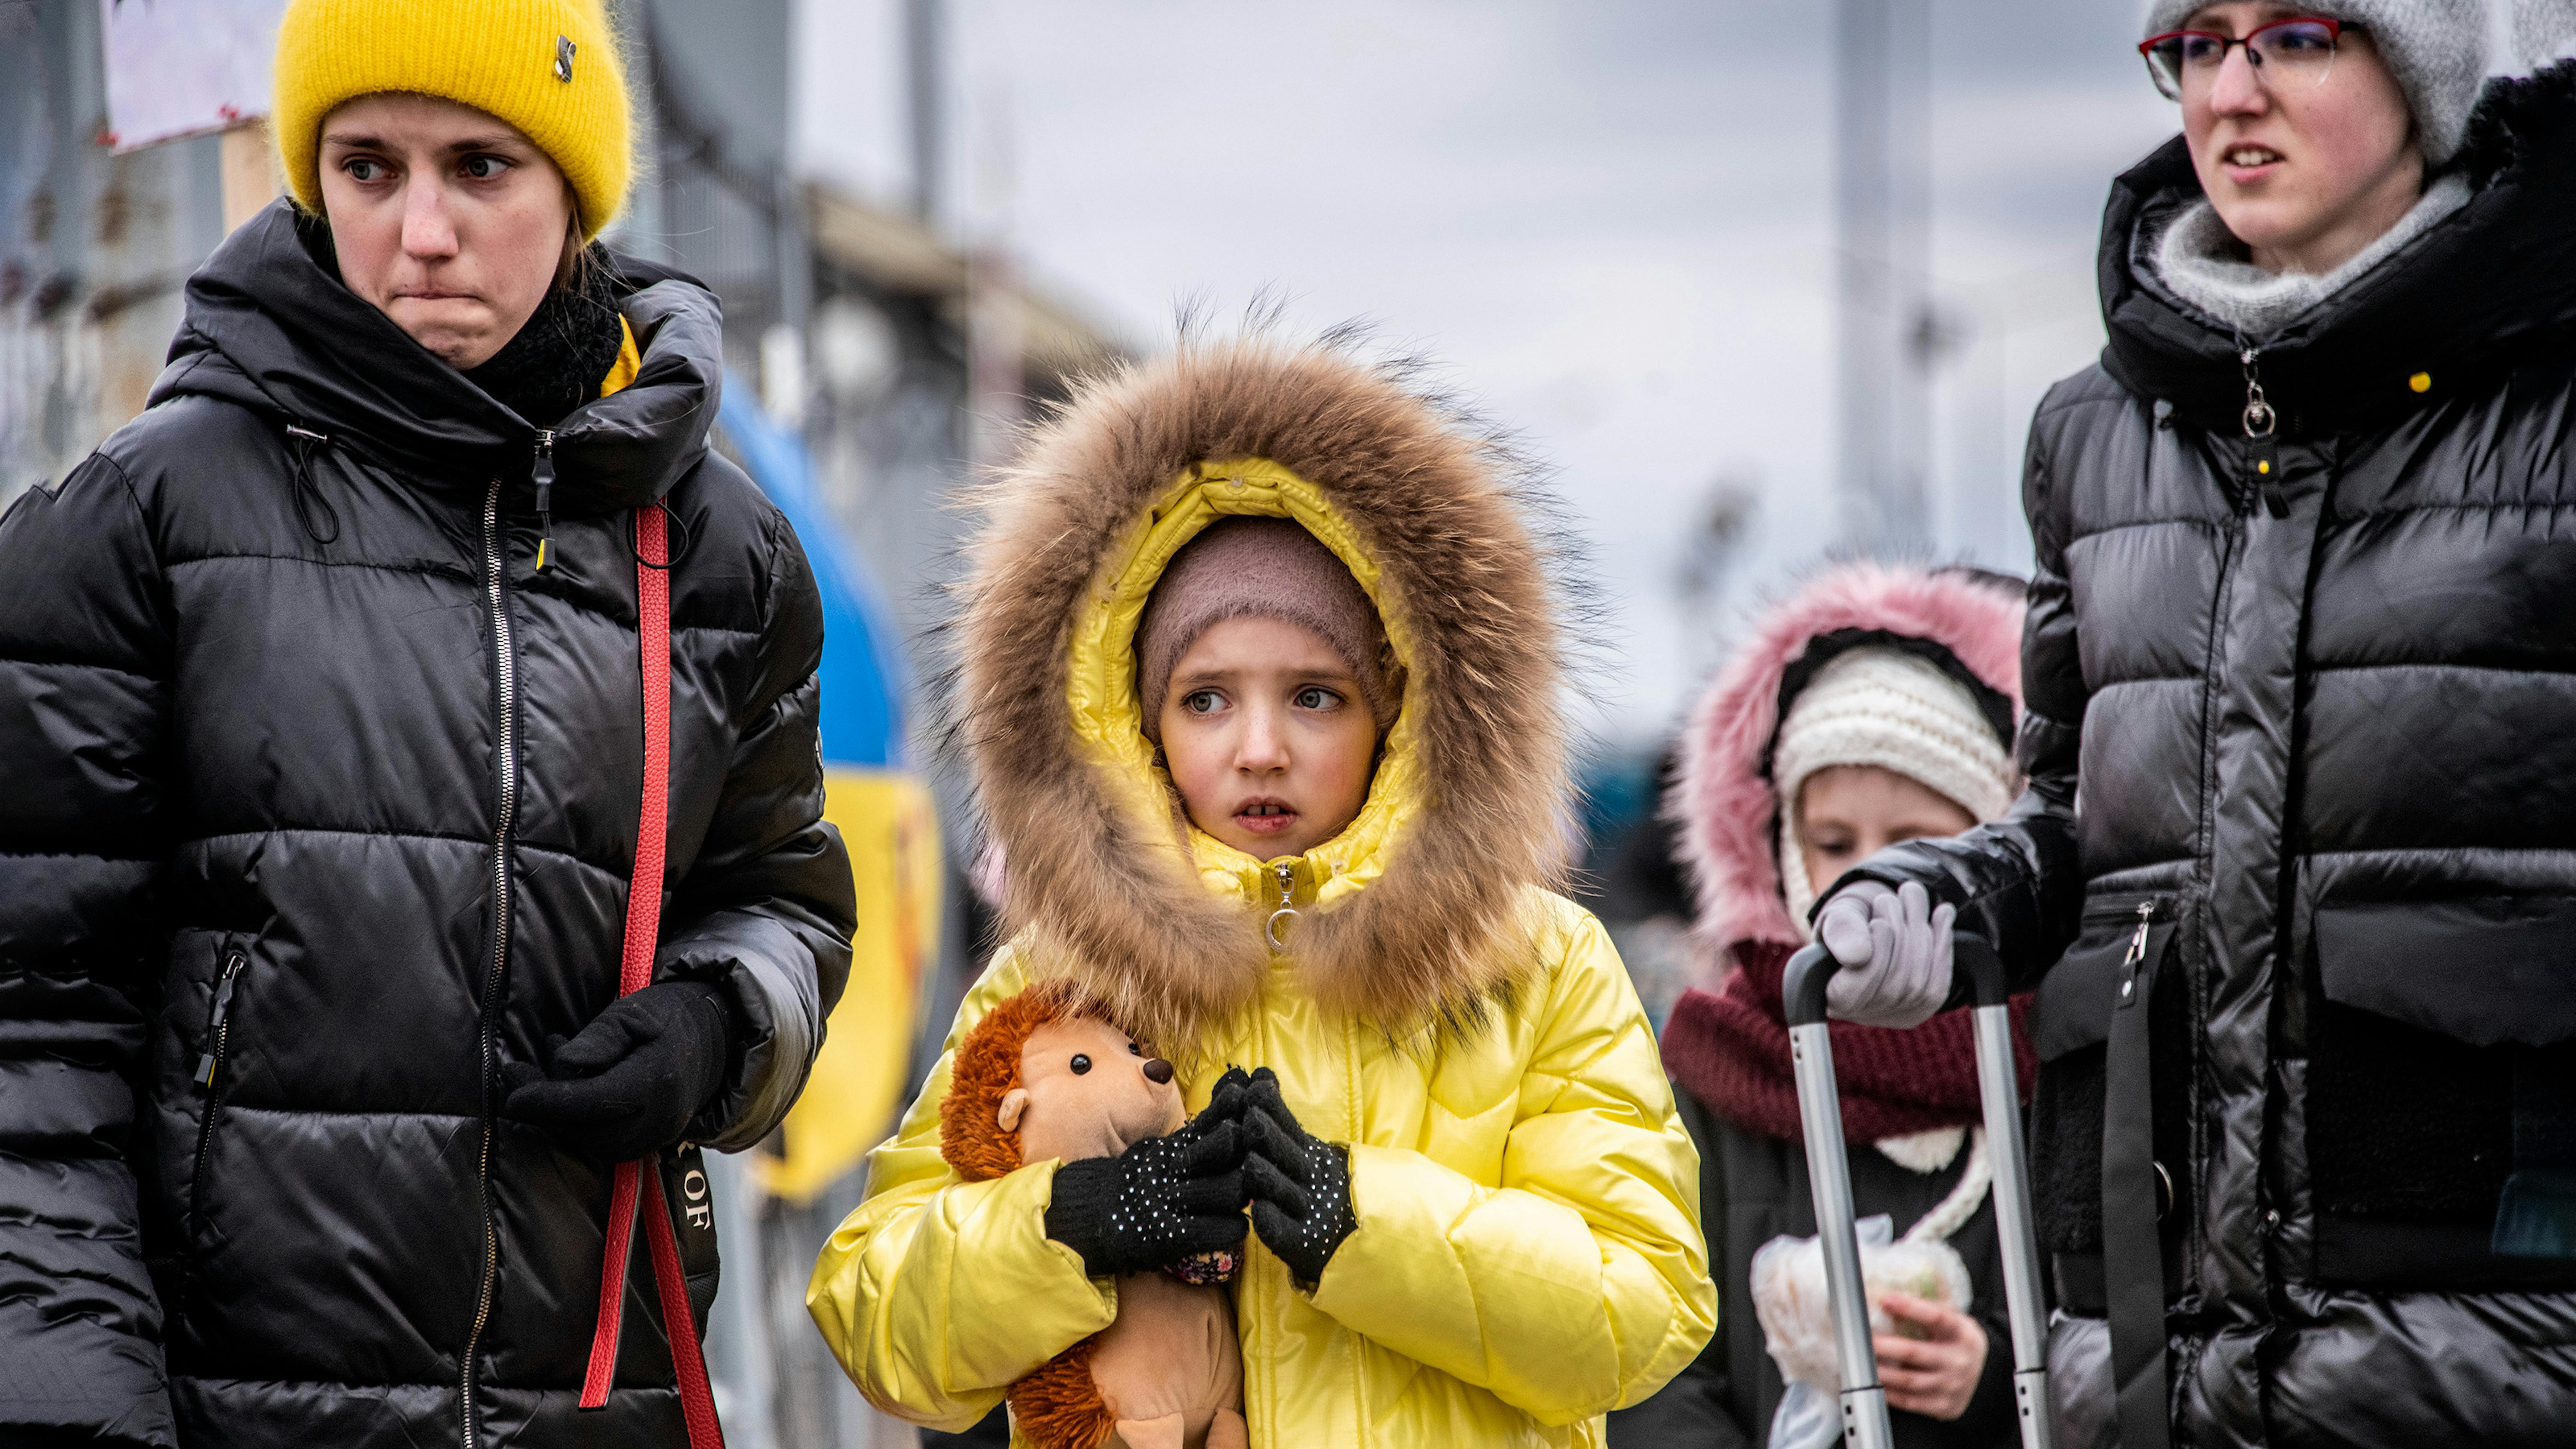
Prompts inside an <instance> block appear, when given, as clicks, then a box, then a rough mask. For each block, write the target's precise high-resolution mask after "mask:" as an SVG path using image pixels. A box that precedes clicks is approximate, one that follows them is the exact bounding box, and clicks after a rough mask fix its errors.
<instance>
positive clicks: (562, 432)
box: [151, 201, 724, 515]
mask: <svg viewBox="0 0 2576 1449" xmlns="http://www.w3.org/2000/svg"><path fill="white" fill-rule="evenodd" d="M312 225H313V224H312V223H310V222H306V221H303V220H300V219H299V218H298V216H297V214H296V211H295V208H294V207H293V206H292V205H291V204H289V203H288V202H285V201H279V202H276V203H274V204H272V205H270V206H269V207H268V209H267V210H265V211H262V212H261V213H260V214H259V215H258V216H256V217H254V218H252V219H251V220H250V221H248V222H246V223H244V224H243V225H242V226H241V227H240V228H239V229H237V230H236V231H234V232H233V234H232V235H231V236H229V237H227V238H225V240H224V242H223V244H222V245H221V246H219V247H217V248H216V249H215V252H214V255H213V256H211V257H209V258H207V259H206V263H205V265H204V266H202V267H200V268H198V269H197V272H196V274H195V275H194V276H191V277H190V278H189V279H188V287H187V301H186V315H185V318H184V320H183V322H182V323H181V325H180V328H179V334H178V336H177V338H176V339H175V340H174V341H173V342H172V343H171V345H170V361H169V365H168V366H167V367H166V368H164V369H163V371H162V374H161V377H160V379H159V381H157V382H156V383H154V384H153V388H152V397H151V401H152V402H154V403H160V402H163V401H166V400H167V399H170V398H173V397H179V396H183V395H186V394H192V393H193V394H200V395H204V396H209V397H218V398H222V399H225V400H226V401H229V402H233V403H237V404H239V405H241V406H243V407H246V408H250V409H252V410H254V411H257V412H262V413H267V414H271V415H274V416H276V417H278V418H280V419H281V420H283V421H285V422H289V423H293V424H295V425H296V426H299V427H302V428H305V429H308V430H310V431H312V432H317V433H321V434H324V435H326V436H327V437H329V438H330V440H331V442H332V444H333V445H334V446H340V447H348V448H352V449H355V450H356V451H358V452H360V453H363V454H365V455H366V456H367V457H369V458H370V459H371V460H373V461H374V462H375V463H377V464H378V465H380V466H383V467H386V468H388V469H391V470H394V471H397V472H400V473H402V474H404V475H406V476H411V477H418V478H424V479H428V480H432V481H439V482H450V483H457V484H463V485H469V486H480V485H481V484H482V483H484V482H486V481H488V480H490V479H492V478H496V477H497V478H504V479H512V480H515V479H520V478H524V477H526V476H527V474H528V468H529V464H530V462H531V461H532V459H533V458H534V455H535V447H536V436H537V429H536V427H535V425H534V424H532V423H530V422H528V421H527V420H526V419H524V418H522V417H520V416H519V415H518V414H517V413H514V412H512V411H511V410H510V409H508V408H507V407H504V406H503V405H502V404H500V403H498V402H496V401H494V400H493V399H492V398H491V396H490V395H489V394H487V393H485V392H484V391H483V390H482V389H481V388H479V387H476V386H475V385H474V384H473V383H472V382H471V381H469V380H468V379H467V378H466V377H465V375H464V374H463V373H460V372H458V371H457V370H456V369H455V368H453V367H450V366H449V365H448V364H447V363H446V362H445V361H443V360H441V359H440V358H439V357H438V356H436V355H435V354H433V353H431V352H430V351H429V350H428V349H426V348H424V347H422V346H421V345H420V344H419V343H417V342H414V341H413V340H412V339H411V337H410V336H409V335H408V334H406V333H405V332H404V331H403V330H402V329H401V328H399V327H397V326H395V325H394V323H393V320H392V319H391V318H389V317H387V316H385V315H384V314H383V313H382V312H379V311H377V310H376V308H375V307H374V306H373V305H372V304H370V303H368V302H367V301H365V300H364V299H362V298H360V297H359V296H358V295H357V294H356V293H354V292H352V291H350V290H349V289H348V287H347V286H346V285H344V284H343V283H342V282H341V281H340V278H339V275H338V273H337V271H336V270H335V269H334V268H332V267H331V266H330V265H329V264H328V263H327V262H326V261H324V260H323V259H322V258H321V257H320V256H317V255H316V245H317V239H315V238H312V237H309V236H308V235H307V234H306V232H307V230H308V229H309V228H310V227H311V226H312ZM607 260H608V264H609V266H610V268H611V277H612V290H613V291H614V292H615V293H617V294H618V310H619V311H621V312H622V313H624V314H625V316H626V320H627V324H628V326H629V327H630V328H631V329H632V330H633V332H634V334H635V340H636V344H637V346H638V347H639V348H640V349H641V351H642V355H643V367H642V369H641V370H640V371H639V372H638V373H637V374H636V377H635V380H634V382H632V383H631V384H629V385H628V386H627V387H626V388H624V389H623V390H621V391H619V392H617V393H615V394H612V395H611V396H608V397H605V398H601V399H598V400H596V401H593V402H590V403H586V404H584V405H583V406H581V407H579V408H575V409H574V410H573V411H572V412H571V413H570V414H569V415H567V416H566V417H565V418H564V419H563V420H562V421H561V422H559V423H557V424H556V425H555V429H554V434H555V440H554V458H555V465H556V471H557V475H558V479H559V482H558V483H557V486H556V490H555V494H556V500H557V501H556V505H555V507H556V511H557V512H559V513H564V514H567V515H578V514H583V513H607V512H614V511H618V510H621V509H627V508H634V507H638V506H641V505H643V504H646V503H651V502H653V501H655V500H657V499H659V498H661V497H662V496H663V495H664V494H665V493H668V492H669V491H670V490H671V487H672V485H674V484H675V483H677V482H678V481H679V480H680V478H681V477H682V476H683V475H684V474H686V473H687V472H688V470H689V469H690V468H691V467H693V466H695V465H696V463H697V462H698V460H699V459H700V458H701V457H702V456H704V454H705V453H706V448H707V433H708V430H709V429H710V427H712V426H713V424H714V422H715V417H716V401H717V398H718V397H719V395H720V393H721V390H722V388H723V385H724V351H723V343H722V333H723V311H722V309H721V307H719V305H718V304H717V302H716V298H715V295H714V294H713V293H711V292H709V291H708V290H707V289H706V288H705V287H703V286H701V285H699V284H698V283H697V282H696V281H695V280H693V279H691V278H689V277H686V276H684V275H682V274H680V273H678V272H673V271H668V270H665V269H663V268H659V267H656V266H653V265H652V264H650V263H646V262H640V261H637V260H635V259H633V258H629V257H619V256H613V255H612V256H609V257H608V259H607Z"/></svg>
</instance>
